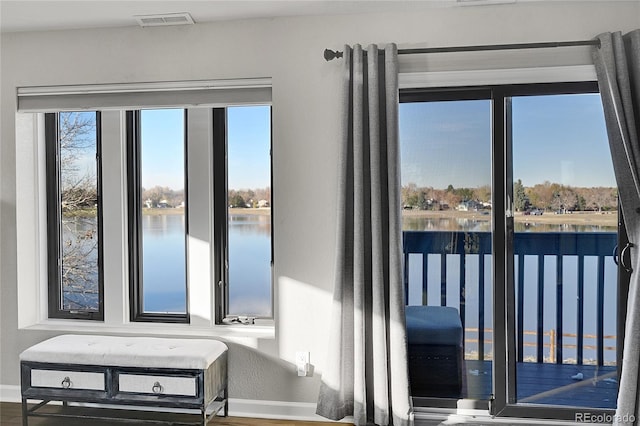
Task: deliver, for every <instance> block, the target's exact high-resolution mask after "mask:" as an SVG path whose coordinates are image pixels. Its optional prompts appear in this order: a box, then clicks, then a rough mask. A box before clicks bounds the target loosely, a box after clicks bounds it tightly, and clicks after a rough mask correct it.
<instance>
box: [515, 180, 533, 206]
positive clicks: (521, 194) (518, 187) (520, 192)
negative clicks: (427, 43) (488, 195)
mask: <svg viewBox="0 0 640 426" xmlns="http://www.w3.org/2000/svg"><path fill="white" fill-rule="evenodd" d="M528 204H529V200H528V198H527V194H526V192H525V190H524V185H522V180H521V179H518V181H517V182H515V183H514V184H513V208H514V209H515V210H516V211H517V212H521V211H524V210H526V209H527V207H528Z"/></svg>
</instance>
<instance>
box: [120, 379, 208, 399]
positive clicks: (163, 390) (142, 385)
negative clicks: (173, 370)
mask: <svg viewBox="0 0 640 426" xmlns="http://www.w3.org/2000/svg"><path fill="white" fill-rule="evenodd" d="M118 387H119V390H120V392H132V393H145V394H152V395H181V396H193V397H195V396H196V395H197V391H196V390H197V386H196V377H172V376H153V375H146V374H127V373H120V374H119V375H118Z"/></svg>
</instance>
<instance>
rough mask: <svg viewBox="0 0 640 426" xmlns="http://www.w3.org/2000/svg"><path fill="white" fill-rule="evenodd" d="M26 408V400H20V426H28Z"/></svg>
mask: <svg viewBox="0 0 640 426" xmlns="http://www.w3.org/2000/svg"><path fill="white" fill-rule="evenodd" d="M27 408H28V407H27V400H26V398H22V426H29V412H28V409H27Z"/></svg>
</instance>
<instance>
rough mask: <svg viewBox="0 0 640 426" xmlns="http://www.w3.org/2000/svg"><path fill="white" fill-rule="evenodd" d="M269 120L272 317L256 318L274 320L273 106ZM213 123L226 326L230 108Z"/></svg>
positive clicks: (218, 277)
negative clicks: (228, 126)
mask: <svg viewBox="0 0 640 426" xmlns="http://www.w3.org/2000/svg"><path fill="white" fill-rule="evenodd" d="M265 106H268V107H269V120H270V123H271V126H270V134H269V170H270V177H269V187H270V189H271V199H270V200H269V205H270V206H271V216H270V222H271V223H270V229H271V235H270V242H271V253H270V268H271V272H272V273H271V274H270V277H269V280H270V287H271V294H270V303H271V316H268V317H267V316H254V317H253V318H255V319H266V320H272V319H274V318H275V312H274V297H273V295H274V285H273V264H274V238H273V237H274V211H273V196H274V190H273V125H272V124H273V108H272V106H271V105H270V104H268V105H267V104H265ZM211 118H212V123H213V197H214V198H213V204H214V208H213V248H214V266H213V267H214V282H215V283H216V285H215V300H216V302H215V303H216V306H215V322H216V324H224V323H225V319H227V318H228V317H230V314H229V285H230V281H229V229H228V224H229V209H228V206H229V202H228V195H229V188H228V179H227V176H228V156H227V154H228V151H227V149H228V146H227V143H228V137H227V136H228V135H227V130H228V129H227V107H220V108H213V109H212V114H211Z"/></svg>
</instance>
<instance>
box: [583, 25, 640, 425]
mask: <svg viewBox="0 0 640 426" xmlns="http://www.w3.org/2000/svg"><path fill="white" fill-rule="evenodd" d="M598 39H599V40H600V48H594V50H593V60H594V63H595V66H596V72H597V74H598V84H599V86H600V93H601V96H602V103H603V106H604V113H605V120H606V123H607V133H608V135H609V144H610V147H611V155H612V158H613V167H614V170H615V174H616V181H617V184H618V194H619V197H620V204H621V208H622V213H623V215H624V222H625V226H626V228H627V233H628V235H629V241H630V242H632V243H633V244H634V246H633V247H632V248H631V250H629V252H630V253H631V264H630V265H631V268H632V269H633V272H632V273H631V282H630V288H629V299H628V302H627V322H626V326H625V341H624V350H623V360H622V377H621V380H620V388H619V392H618V406H617V410H616V414H617V415H616V416H615V419H614V420H615V423H616V424H621V425H622V424H624V425H627V424H629V425H630V424H638V423H637V419H638V417H639V416H640V412H638V406H639V405H640V391H639V387H638V384H639V380H638V379H639V367H640V287H639V286H640V275H639V274H640V256H639V255H638V254H639V253H638V249H639V248H640V144H639V141H638V128H639V126H640V30H635V31H633V32H630V33H628V34H625V35H622V34H621V33H620V32H617V33H605V34H601V35H599V36H598Z"/></svg>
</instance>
